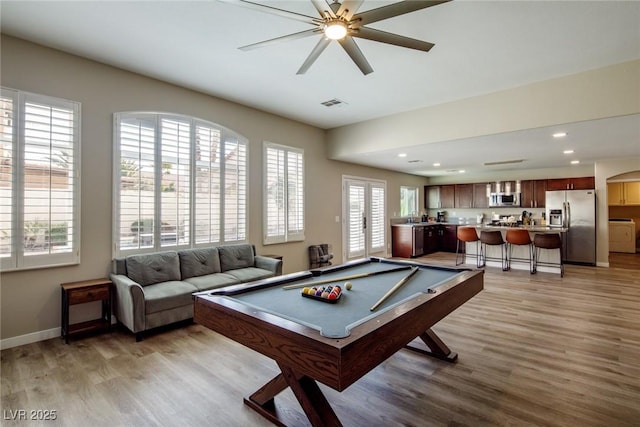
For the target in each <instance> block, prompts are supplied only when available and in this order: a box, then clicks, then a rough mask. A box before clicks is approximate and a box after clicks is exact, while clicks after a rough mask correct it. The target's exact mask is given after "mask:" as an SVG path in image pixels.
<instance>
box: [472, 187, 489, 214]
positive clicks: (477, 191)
mask: <svg viewBox="0 0 640 427" xmlns="http://www.w3.org/2000/svg"><path fill="white" fill-rule="evenodd" d="M487 184H488V183H487V182H476V183H475V184H473V207H474V208H488V207H489V196H487Z"/></svg>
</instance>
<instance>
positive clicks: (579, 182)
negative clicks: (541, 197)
mask: <svg viewBox="0 0 640 427" xmlns="http://www.w3.org/2000/svg"><path fill="white" fill-rule="evenodd" d="M594 188H596V180H595V177H593V176H584V177H580V178H558V179H548V180H547V191H555V190H593V189H594Z"/></svg>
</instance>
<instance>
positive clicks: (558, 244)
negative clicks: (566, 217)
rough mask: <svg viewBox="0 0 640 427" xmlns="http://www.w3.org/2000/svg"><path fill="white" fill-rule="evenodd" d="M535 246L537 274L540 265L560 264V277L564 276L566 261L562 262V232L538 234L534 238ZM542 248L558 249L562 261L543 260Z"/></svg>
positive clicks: (534, 269) (534, 264)
mask: <svg viewBox="0 0 640 427" xmlns="http://www.w3.org/2000/svg"><path fill="white" fill-rule="evenodd" d="M533 246H534V247H535V254H534V260H533V273H534V274H535V273H536V272H537V271H538V265H549V266H558V267H560V277H564V263H563V262H562V239H561V238H560V234H558V233H552V234H536V235H535V236H534V238H533ZM541 249H550V250H553V249H557V250H558V253H559V256H560V262H559V263H553V262H541V261H540V251H541Z"/></svg>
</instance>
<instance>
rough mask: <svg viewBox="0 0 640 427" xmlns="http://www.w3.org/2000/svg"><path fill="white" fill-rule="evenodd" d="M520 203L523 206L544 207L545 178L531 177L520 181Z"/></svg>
mask: <svg viewBox="0 0 640 427" xmlns="http://www.w3.org/2000/svg"><path fill="white" fill-rule="evenodd" d="M520 191H521V193H520V205H521V206H522V207H523V208H544V207H545V199H546V195H545V192H546V191H547V180H546V179H531V180H526V181H522V182H521V183H520Z"/></svg>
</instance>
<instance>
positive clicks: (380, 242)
mask: <svg viewBox="0 0 640 427" xmlns="http://www.w3.org/2000/svg"><path fill="white" fill-rule="evenodd" d="M384 192H385V186H384V185H381V184H371V209H370V212H371V213H370V218H371V220H370V221H369V222H370V224H369V236H370V239H369V253H370V254H372V253H376V252H381V251H383V250H385V227H384V223H385V210H386V206H385V194H384Z"/></svg>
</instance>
